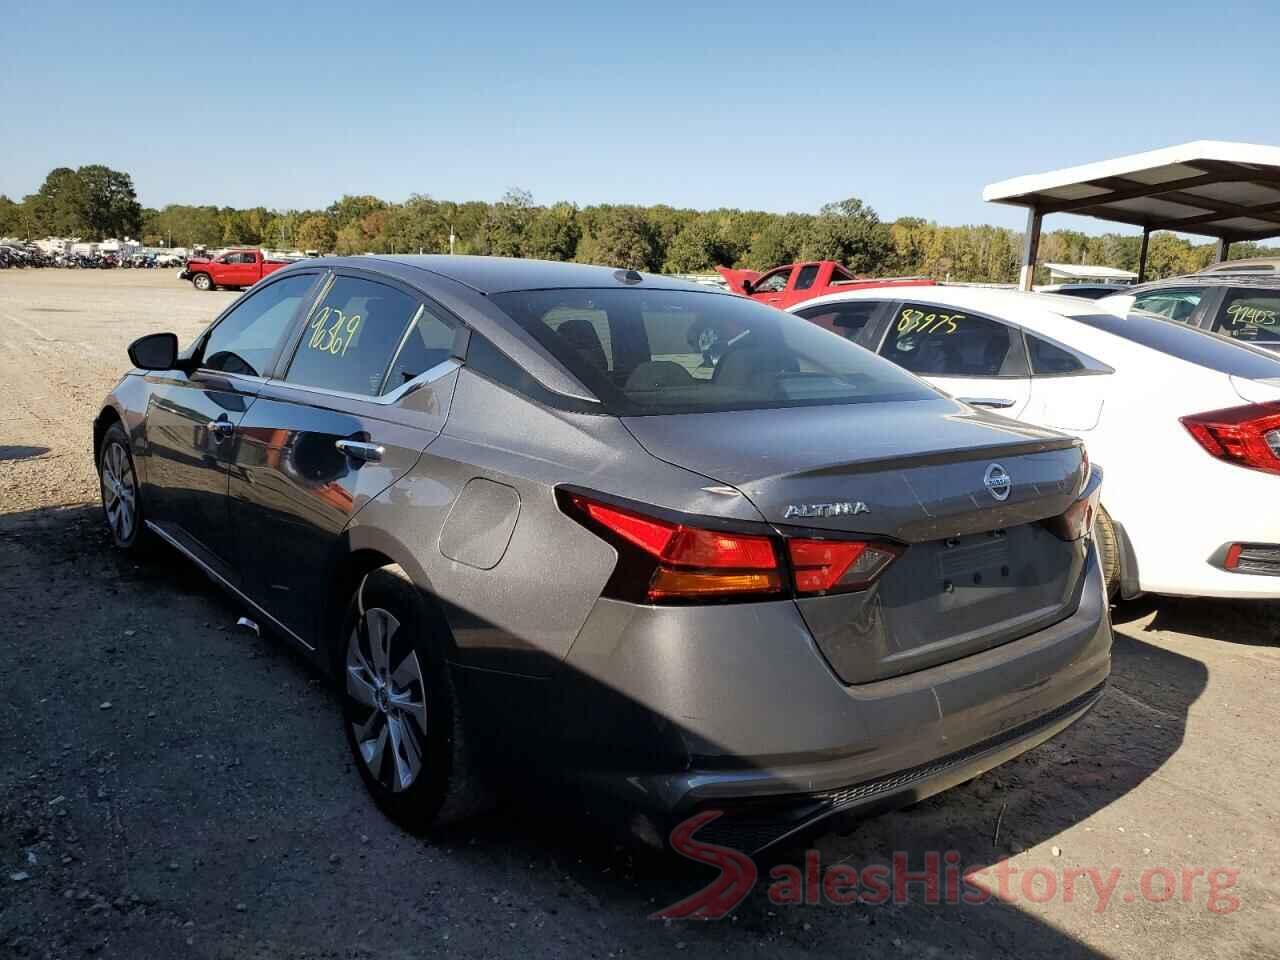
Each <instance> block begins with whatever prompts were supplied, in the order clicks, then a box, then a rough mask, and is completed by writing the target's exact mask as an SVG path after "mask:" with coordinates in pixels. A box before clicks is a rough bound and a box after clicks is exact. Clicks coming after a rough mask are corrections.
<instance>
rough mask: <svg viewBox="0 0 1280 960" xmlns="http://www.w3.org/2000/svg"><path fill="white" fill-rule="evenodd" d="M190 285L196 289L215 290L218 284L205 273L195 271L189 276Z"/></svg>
mask: <svg viewBox="0 0 1280 960" xmlns="http://www.w3.org/2000/svg"><path fill="white" fill-rule="evenodd" d="M191 285H192V286H193V287H195V288H196V289H197V290H217V289H218V286H217V284H215V283H214V282H213V278H212V277H210V276H209V275H208V274H207V273H197V274H196V275H195V276H194V277H192V278H191Z"/></svg>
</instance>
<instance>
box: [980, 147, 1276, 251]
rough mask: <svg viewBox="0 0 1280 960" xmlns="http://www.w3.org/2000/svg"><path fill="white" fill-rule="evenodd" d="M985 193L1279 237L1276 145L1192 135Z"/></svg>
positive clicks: (1183, 228)
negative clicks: (1173, 143) (1176, 142)
mask: <svg viewBox="0 0 1280 960" xmlns="http://www.w3.org/2000/svg"><path fill="white" fill-rule="evenodd" d="M982 198H983V199H984V200H988V201H991V202H994V203H1008V204H1014V205H1017V206H1023V207H1032V208H1034V209H1036V210H1037V211H1039V212H1040V213H1074V214H1080V215H1083V216H1088V217H1098V218H1100V219H1102V220H1112V221H1115V222H1117V223H1129V224H1134V225H1136V226H1140V227H1146V228H1148V229H1150V230H1177V231H1180V232H1184V233H1198V234H1204V235H1207V236H1211V237H1218V238H1220V239H1223V240H1226V241H1234V240H1261V239H1264V238H1266V237H1274V236H1280V147H1268V146H1260V145H1258V144H1252V143H1228V142H1226V141H1221V140H1196V141H1194V142H1192V143H1184V144H1182V145H1180V146H1176V147H1166V148H1164V149H1163V150H1151V151H1149V152H1147V153H1135V154H1132V155H1130V156H1127V157H1117V158H1116V159H1114V160H1101V161H1098V162H1097V163H1086V164H1084V165H1083V166H1078V167H1067V168H1065V169H1063V170H1055V171H1053V172H1052V173H1037V174H1032V175H1030V176H1025V177H1014V178H1013V179H1012V180H1004V181H1001V182H1000V183H993V184H991V185H990V186H988V187H987V188H986V189H985V190H983V191H982Z"/></svg>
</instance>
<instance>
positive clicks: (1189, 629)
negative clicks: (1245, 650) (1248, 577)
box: [1115, 595, 1280, 647]
mask: <svg viewBox="0 0 1280 960" xmlns="http://www.w3.org/2000/svg"><path fill="white" fill-rule="evenodd" d="M1153 613H1154V614H1155V616H1153V617H1152V618H1151V621H1150V622H1149V623H1146V624H1144V625H1142V626H1141V628H1140V629H1141V630H1143V631H1157V630H1161V631H1167V632H1171V633H1184V634H1187V635H1189V636H1192V637H1200V638H1202V639H1205V640H1216V641H1219V642H1222V643H1238V644H1243V645H1245V646H1251V647H1276V646H1280V603H1277V602H1276V601H1273V600H1217V599H1211V598H1203V599H1201V598H1193V597H1153V596H1150V595H1148V596H1144V597H1140V598H1138V599H1137V600H1132V601H1129V602H1127V603H1123V604H1120V605H1119V606H1117V607H1116V608H1115V619H1116V624H1117V627H1122V626H1127V625H1130V624H1135V622H1136V621H1138V620H1141V619H1143V618H1145V617H1147V616H1150V615H1151V614H1153ZM1227 625H1229V629H1227V628H1226V626H1227Z"/></svg>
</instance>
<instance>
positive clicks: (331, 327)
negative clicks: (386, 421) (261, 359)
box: [285, 276, 425, 397]
mask: <svg viewBox="0 0 1280 960" xmlns="http://www.w3.org/2000/svg"><path fill="white" fill-rule="evenodd" d="M424 312H425V310H424V308H423V307H422V305H421V304H420V303H419V302H418V300H417V298H416V297H411V296H409V295H408V294H406V293H404V292H402V291H400V290H399V289H397V288H396V287H390V286H387V285H386V284H382V283H375V282H374V281H372V280H365V279H363V278H360V277H341V276H340V277H337V278H336V279H335V280H334V281H333V283H332V284H331V285H330V286H329V288H328V290H326V291H325V292H324V294H323V295H322V296H320V297H319V298H318V299H317V301H316V304H315V306H314V307H312V308H311V313H310V314H309V315H308V317H307V328H306V330H304V331H303V335H302V341H301V342H300V343H299V344H298V349H297V352H296V353H295V354H294V355H293V362H292V363H290V364H289V372H288V373H287V374H286V375H285V381H286V382H287V383H297V384H301V385H304V386H308V387H321V388H323V389H325V390H337V391H340V392H342V393H354V394H360V395H363V396H371V397H376V396H377V395H378V394H379V393H381V392H382V385H383V382H384V381H385V380H386V378H387V372H388V368H389V367H390V366H391V360H392V357H394V356H395V355H396V352H397V350H398V349H399V347H400V344H401V342H402V341H403V340H404V337H405V332H406V330H407V329H408V326H409V323H410V321H416V320H418V319H419V317H420V316H421V315H422V314H423V313H424ZM419 372H421V371H419Z"/></svg>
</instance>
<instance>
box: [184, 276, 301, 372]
mask: <svg viewBox="0 0 1280 960" xmlns="http://www.w3.org/2000/svg"><path fill="white" fill-rule="evenodd" d="M314 281H315V274H311V273H296V274H293V275H291V276H288V277H284V278H282V279H280V280H277V281H276V282H275V283H272V284H270V285H269V286H266V287H263V288H262V289H261V290H258V291H256V292H254V293H251V294H249V296H247V297H245V298H244V299H243V300H241V301H240V302H239V303H238V304H236V305H235V306H234V307H233V308H232V309H231V312H230V313H228V314H227V315H226V316H224V317H223V318H222V319H221V320H220V321H218V325H217V326H216V327H214V328H213V329H212V330H211V331H209V336H208V338H207V339H206V340H205V343H204V348H203V350H202V353H201V360H200V365H201V366H202V367H204V368H205V369H207V370H221V371H223V372H225V373H238V374H242V375H244V376H250V377H262V376H266V375H267V368H268V367H269V366H270V364H271V358H272V357H274V356H275V352H276V349H277V348H278V347H279V346H280V341H281V340H283V339H284V335H285V332H286V331H287V329H288V327H289V321H290V320H292V319H293V317H294V315H295V314H297V312H298V308H299V307H300V306H301V304H302V298H303V297H304V296H306V294H307V291H308V290H309V289H310V288H311V284H312V283H313V282H314Z"/></svg>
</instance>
